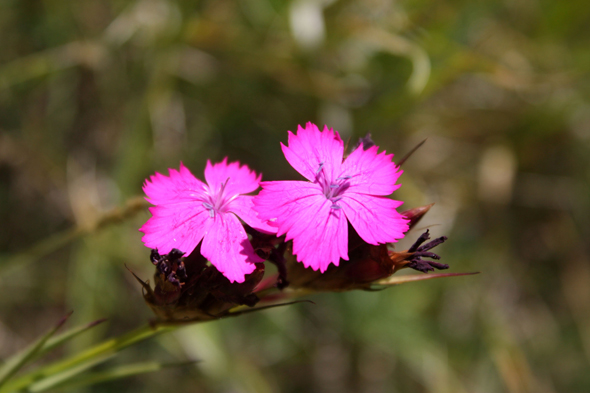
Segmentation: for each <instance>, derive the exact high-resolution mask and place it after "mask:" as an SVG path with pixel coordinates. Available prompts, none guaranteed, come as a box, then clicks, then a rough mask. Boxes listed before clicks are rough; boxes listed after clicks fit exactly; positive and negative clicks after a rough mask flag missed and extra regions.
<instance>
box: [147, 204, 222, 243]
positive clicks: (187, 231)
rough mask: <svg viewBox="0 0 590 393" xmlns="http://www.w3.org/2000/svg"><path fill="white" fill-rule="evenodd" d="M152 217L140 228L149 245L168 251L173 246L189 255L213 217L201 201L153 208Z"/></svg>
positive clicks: (207, 228)
mask: <svg viewBox="0 0 590 393" xmlns="http://www.w3.org/2000/svg"><path fill="white" fill-rule="evenodd" d="M149 210H150V212H151V213H152V217H151V218H150V219H149V220H148V221H147V222H146V223H145V224H144V225H143V226H142V227H141V228H140V229H139V230H140V231H141V232H143V233H145V235H144V236H143V238H142V239H141V240H142V241H143V242H144V244H145V245H146V246H147V247H149V248H154V249H157V250H158V252H159V253H160V254H167V253H169V252H170V250H172V249H173V248H177V249H179V250H180V251H182V252H184V253H185V255H188V254H190V253H191V252H192V251H193V250H194V249H195V247H197V245H198V244H199V242H200V241H201V239H202V238H203V236H204V235H205V234H206V233H207V232H208V231H209V227H210V226H211V225H212V223H213V219H212V218H211V217H210V216H209V211H208V210H207V209H205V208H204V207H203V205H202V204H201V203H200V202H186V203H177V204H168V205H160V206H155V207H150V209H149Z"/></svg>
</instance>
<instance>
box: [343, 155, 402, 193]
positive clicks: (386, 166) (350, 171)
mask: <svg viewBox="0 0 590 393" xmlns="http://www.w3.org/2000/svg"><path fill="white" fill-rule="evenodd" d="M378 150H379V147H378V146H372V147H370V148H368V149H367V150H363V148H362V146H359V147H358V148H357V149H356V150H354V151H353V152H352V153H350V155H349V156H348V157H346V160H344V163H342V168H341V173H340V174H339V177H344V176H350V179H349V180H347V182H348V183H349V185H350V187H349V188H348V191H349V192H356V193H362V194H369V195H389V194H391V193H392V192H393V191H395V190H397V189H398V188H399V187H400V184H397V185H396V184H395V182H396V181H397V179H398V178H399V177H400V175H401V174H402V172H403V171H402V170H400V169H399V167H398V166H396V165H395V164H394V163H393V162H392V161H391V159H392V158H393V154H385V152H381V153H378Z"/></svg>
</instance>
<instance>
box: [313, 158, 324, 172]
mask: <svg viewBox="0 0 590 393" xmlns="http://www.w3.org/2000/svg"><path fill="white" fill-rule="evenodd" d="M323 167H324V161H322V162H320V166H319V168H318V170H317V171H315V175H316V176H317V175H318V173H320V171H321V170H322V168H323Z"/></svg>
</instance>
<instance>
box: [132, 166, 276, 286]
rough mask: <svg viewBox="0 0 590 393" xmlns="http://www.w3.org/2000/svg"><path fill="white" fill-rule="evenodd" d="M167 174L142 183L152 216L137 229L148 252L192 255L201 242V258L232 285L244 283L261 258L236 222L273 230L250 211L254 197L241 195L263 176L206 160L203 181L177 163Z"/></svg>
mask: <svg viewBox="0 0 590 393" xmlns="http://www.w3.org/2000/svg"><path fill="white" fill-rule="evenodd" d="M169 173H170V176H164V175H162V174H160V173H156V174H155V175H154V176H151V177H150V179H149V180H146V182H145V183H144V185H143V191H144V192H145V193H146V195H147V196H148V197H147V198H146V200H147V201H148V202H150V203H152V204H153V205H155V206H154V207H150V212H151V213H152V217H151V218H150V219H149V220H148V221H147V222H146V223H145V224H144V225H143V226H142V227H141V228H140V229H139V230H140V231H141V232H143V233H145V235H144V236H143V238H142V240H143V242H144V243H145V245H146V246H147V247H149V248H153V249H157V250H158V252H159V253H160V254H167V253H168V252H170V250H172V249H173V248H177V249H179V250H180V251H182V252H184V253H185V255H188V254H190V253H191V252H192V251H193V250H194V249H195V247H197V245H198V244H199V243H200V242H201V240H203V244H202V245H201V254H203V256H204V257H205V258H207V259H208V260H209V261H210V262H211V263H212V264H213V265H214V266H215V267H216V268H217V269H218V270H219V271H220V272H221V273H223V275H224V276H225V277H227V278H228V279H229V280H230V281H231V282H234V281H237V282H243V281H244V276H245V275H246V274H249V273H252V272H253V271H254V269H255V268H256V266H255V265H254V263H256V262H262V261H263V260H262V259H261V258H260V257H258V256H257V255H256V254H255V253H254V249H253V248H252V245H251V244H250V242H249V241H248V235H247V234H246V231H245V230H244V227H243V226H242V223H241V222H240V220H239V219H238V217H239V218H241V219H242V220H244V221H245V222H246V224H248V225H250V226H251V227H253V228H255V229H257V230H259V231H262V232H267V233H274V232H276V228H273V227H271V226H269V225H267V224H265V223H264V222H262V221H261V220H260V219H259V218H258V217H257V216H256V213H255V212H254V210H253V209H252V206H253V204H252V198H253V197H252V196H249V195H243V194H247V193H250V192H252V191H254V190H256V189H257V188H258V187H259V184H260V179H261V176H256V173H255V172H253V171H250V169H249V168H248V167H247V166H246V165H244V166H240V164H239V163H238V162H232V163H229V164H228V163H227V158H225V159H224V160H223V161H222V162H220V163H217V164H214V165H211V162H209V161H207V166H206V168H205V180H206V181H207V184H205V183H203V182H202V181H200V180H199V179H197V178H196V177H195V176H193V174H192V173H191V172H190V171H189V170H188V169H187V168H186V167H185V166H184V165H183V164H182V163H181V164H180V170H179V171H177V170H175V169H170V170H169Z"/></svg>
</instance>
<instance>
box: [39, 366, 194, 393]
mask: <svg viewBox="0 0 590 393" xmlns="http://www.w3.org/2000/svg"><path fill="white" fill-rule="evenodd" d="M194 363H196V362H194V361H191V362H182V363H168V364H163V363H158V362H141V363H133V364H126V365H123V366H119V367H115V368H112V369H110V370H107V371H102V372H94V373H87V374H85V375H82V376H80V377H78V378H75V379H73V380H70V381H67V382H64V383H62V384H60V385H52V387H57V388H59V389H61V390H64V391H68V392H71V391H75V390H77V389H80V388H83V387H85V386H90V385H96V384H98V383H103V382H110V381H114V380H117V379H122V378H127V377H131V376H134V375H140V374H146V373H150V372H154V371H159V370H162V369H164V368H168V367H178V366H184V365H188V364H194ZM31 391H35V392H41V391H43V390H31Z"/></svg>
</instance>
